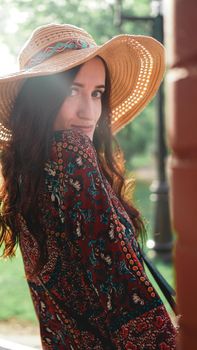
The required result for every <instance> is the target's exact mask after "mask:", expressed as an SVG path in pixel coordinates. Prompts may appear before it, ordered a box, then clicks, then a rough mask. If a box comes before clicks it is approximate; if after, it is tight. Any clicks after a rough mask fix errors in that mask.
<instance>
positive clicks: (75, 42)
mask: <svg viewBox="0 0 197 350" xmlns="http://www.w3.org/2000/svg"><path fill="white" fill-rule="evenodd" d="M95 46H96V45H95V44H94V43H89V42H87V41H84V40H79V39H74V38H72V39H69V40H68V41H66V42H57V43H55V45H54V46H48V47H45V49H44V50H42V51H39V52H38V53H37V54H36V55H35V56H33V57H32V58H31V60H30V61H29V62H28V63H27V64H26V65H25V68H26V69H28V68H32V67H34V66H36V65H38V64H40V63H42V62H43V61H45V60H47V59H49V58H50V57H52V56H53V55H56V54H57V53H61V52H63V51H64V50H66V49H71V50H80V49H87V48H92V47H95Z"/></svg>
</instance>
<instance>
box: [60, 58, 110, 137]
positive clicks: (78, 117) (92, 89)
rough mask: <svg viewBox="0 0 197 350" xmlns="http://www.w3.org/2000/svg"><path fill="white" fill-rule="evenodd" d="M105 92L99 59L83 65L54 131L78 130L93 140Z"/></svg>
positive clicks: (103, 68)
mask: <svg viewBox="0 0 197 350" xmlns="http://www.w3.org/2000/svg"><path fill="white" fill-rule="evenodd" d="M104 90H105V67H104V64H103V62H102V60H101V59H100V58H97V57H95V58H92V59H91V60H89V61H88V62H86V63H84V64H83V65H82V67H81V68H80V70H79V72H78V73H77V75H76V77H75V79H74V81H73V83H72V85H71V86H70V94H69V95H68V96H67V97H66V98H65V100H64V102H63V104H62V106H61V108H60V110H59V112H58V114H57V117H56V119H55V123H54V130H65V129H78V130H80V131H82V132H83V133H85V134H86V135H87V136H89V137H90V139H91V140H92V139H93V135H94V131H95V128H96V124H97V122H98V120H99V118H100V116H101V112H102V103H101V97H102V94H103V93H104Z"/></svg>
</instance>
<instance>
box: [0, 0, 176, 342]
mask: <svg viewBox="0 0 197 350" xmlns="http://www.w3.org/2000/svg"><path fill="white" fill-rule="evenodd" d="M164 10H165V4H164V3H162V2H161V1H159V0H122V1H121V0H99V1H98V0H42V1H40V0H0V50H1V51H0V52H1V55H0V75H4V74H8V73H10V72H13V71H16V70H18V66H17V61H16V57H17V55H18V53H19V50H20V48H21V47H22V45H23V44H24V42H25V41H26V40H27V38H28V37H29V35H30V33H31V32H32V30H33V29H35V28H36V27H37V26H39V25H43V24H47V23H50V22H58V23H71V24H74V25H77V26H81V27H83V28H84V29H86V30H87V31H88V32H89V33H91V34H92V35H93V37H94V39H95V40H96V42H97V43H98V44H102V43H104V42H105V41H106V40H108V39H110V38H111V37H112V36H114V35H117V34H121V33H128V34H139V35H151V36H154V37H156V38H157V39H158V40H160V41H161V42H163V40H164V38H163V12H164ZM164 90H165V89H164V87H163V86H162V87H161V89H160V92H159V93H158V94H157V96H156V97H155V98H154V100H153V101H152V102H151V103H150V104H149V105H148V106H147V107H146V108H145V109H144V111H143V112H142V113H141V115H140V117H139V118H136V119H135V120H134V121H133V122H132V123H130V124H129V125H127V126H126V127H125V128H124V129H123V130H121V131H120V132H119V133H118V135H117V139H118V141H119V143H120V145H121V147H122V149H123V151H124V154H125V158H126V168H127V174H128V176H129V177H131V178H133V179H135V180H134V181H135V190H134V193H133V200H134V202H135V205H136V206H137V208H138V209H139V210H140V211H141V213H142V216H143V217H144V220H145V224H146V228H147V242H146V243H145V245H144V249H145V250H146V251H147V252H148V254H149V255H150V256H151V258H153V259H154V262H155V264H156V265H157V267H158V268H159V270H160V272H161V273H162V274H163V275H164V277H166V278H167V280H168V282H169V283H170V284H171V285H173V284H174V278H173V267H172V247H173V240H174V238H173V235H172V232H171V225H170V218H169V203H168V174H167V168H166V160H167V158H168V154H169V150H168V147H167V146H166V136H165V101H164V100H165V91H164ZM164 223H165V227H164ZM0 300H1V304H0V336H1V335H3V336H4V335H6V336H8V333H9V339H15V340H19V341H20V342H23V343H24V344H25V343H27V344H29V345H32V346H35V347H36V346H37V347H39V345H38V342H39V341H38V337H37V336H36V335H37V334H38V329H37V322H36V318H35V314H34V310H33V306H32V302H31V299H30V295H29V291H28V288H27V285H26V281H25V276H24V270H23V266H22V260H21V255H20V252H19V251H17V255H16V258H14V259H13V260H12V261H9V260H8V261H2V260H1V261H0ZM169 311H170V310H169ZM35 336H36V337H35Z"/></svg>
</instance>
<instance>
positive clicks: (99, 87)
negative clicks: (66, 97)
mask: <svg viewBox="0 0 197 350" xmlns="http://www.w3.org/2000/svg"><path fill="white" fill-rule="evenodd" d="M72 85H76V86H79V87H84V85H83V84H81V83H77V82H73V83H72ZM95 88H97V89H105V85H96V86H95Z"/></svg>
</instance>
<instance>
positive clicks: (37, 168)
mask: <svg viewBox="0 0 197 350" xmlns="http://www.w3.org/2000/svg"><path fill="white" fill-rule="evenodd" d="M104 64H105V62H104ZM80 67H81V66H77V67H75V68H73V69H71V70H69V71H67V72H62V73H57V74H54V75H47V76H42V77H34V78H31V79H27V80H26V81H25V82H24V84H23V86H22V88H21V90H20V92H19V94H18V96H17V98H16V101H15V104H14V108H13V111H12V114H11V118H10V128H11V131H12V139H11V141H10V142H9V143H7V144H6V145H5V146H4V148H3V149H2V152H1V165H2V175H3V180H2V186H1V192H0V201H1V212H0V246H1V245H2V244H3V243H4V245H5V247H4V251H3V257H8V256H9V257H12V256H14V255H15V250H16V247H17V244H18V241H19V230H18V227H17V223H16V215H17V214H18V213H21V214H22V215H23V217H24V218H25V219H26V221H27V223H28V227H29V229H30V232H31V234H32V235H33V236H34V237H35V239H36V240H37V242H38V245H39V249H40V252H42V254H40V260H39V262H38V266H37V268H36V271H40V270H41V268H42V267H43V265H44V264H45V263H46V261H47V258H48V257H47V251H46V240H45V236H46V235H45V233H44V232H42V228H41V225H39V220H38V214H39V212H38V206H37V198H38V194H39V190H40V186H41V183H42V179H43V169H44V164H45V162H46V160H47V159H48V157H49V154H50V148H51V141H52V135H53V125H54V120H55V117H56V115H57V113H58V111H59V109H60V107H61V105H62V103H63V101H64V100H65V97H66V96H68V89H69V87H70V85H71V83H72V81H73V80H74V78H75V76H76V74H77V72H78V71H79V70H80ZM105 68H106V89H105V92H104V94H103V96H102V114H101V117H100V119H99V123H98V128H96V131H95V133H94V138H93V143H94V146H95V148H96V151H97V153H98V157H99V160H100V163H101V167H102V170H103V172H104V174H105V176H106V177H107V179H108V181H109V182H110V184H111V186H112V187H113V188H114V191H115V192H116V194H117V196H118V197H119V199H120V200H121V202H122V204H123V205H124V207H125V209H126V210H127V212H128V214H129V215H130V217H131V219H132V221H133V223H134V226H135V228H136V232H137V234H139V233H140V232H142V231H144V225H143V221H142V219H141V217H140V214H139V212H138V210H136V209H135V208H134V207H133V205H132V204H131V202H129V201H128V199H126V197H125V188H126V186H125V183H126V182H125V178H124V161H123V156H122V152H121V149H120V147H119V145H118V143H117V141H116V139H115V138H114V137H113V135H112V132H111V124H110V113H111V111H110V104H109V101H110V76H109V72H108V69H107V66H106V64H105ZM43 140H44V142H43ZM21 185H22V186H21ZM21 188H22V191H21Z"/></svg>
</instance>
